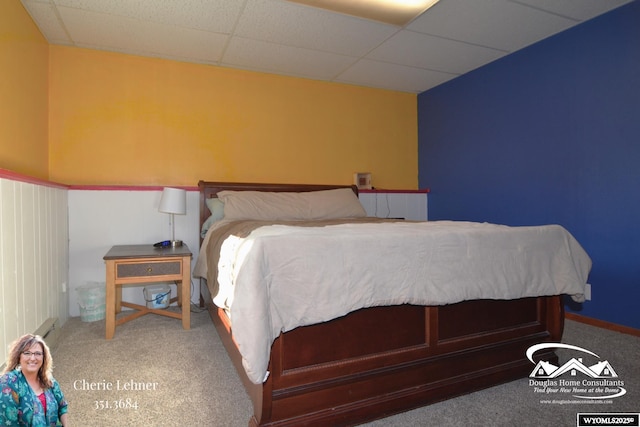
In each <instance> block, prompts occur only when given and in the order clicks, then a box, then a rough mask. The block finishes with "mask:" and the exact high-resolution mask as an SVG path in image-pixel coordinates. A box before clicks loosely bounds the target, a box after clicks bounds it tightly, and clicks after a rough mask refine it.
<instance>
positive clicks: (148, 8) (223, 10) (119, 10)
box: [54, 0, 243, 34]
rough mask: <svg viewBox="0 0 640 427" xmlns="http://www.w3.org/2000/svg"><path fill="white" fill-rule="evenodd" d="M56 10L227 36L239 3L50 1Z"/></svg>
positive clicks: (219, 0) (215, 0) (225, 0)
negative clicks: (97, 13)
mask: <svg viewBox="0 0 640 427" xmlns="http://www.w3.org/2000/svg"><path fill="white" fill-rule="evenodd" d="M54 1H55V3H56V4H57V5H59V6H64V7H70V8H74V9H83V10H87V11H91V12H99V13H105V14H110V15H116V16H123V17H127V18H133V19H136V20H140V21H149V22H155V23H158V24H168V25H172V26H179V27H185V28H192V29H196V30H204V31H213V32H218V33H226V34H229V33H230V32H231V31H232V30H233V27H234V25H235V23H236V22H237V20H238V17H239V15H240V12H241V11H242V6H243V2H242V1H228V0H180V1H176V0H135V1H132V0H54Z"/></svg>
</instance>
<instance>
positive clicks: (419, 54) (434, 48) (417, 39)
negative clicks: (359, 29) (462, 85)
mask: <svg viewBox="0 0 640 427" xmlns="http://www.w3.org/2000/svg"><path fill="white" fill-rule="evenodd" d="M504 54H505V52H502V51H499V50H495V49H488V48H485V47H481V46H475V45H471V44H467V43H461V42H457V41H453V40H448V39H443V38H440V37H433V36H429V35H426V34H421V33H416V32H413V31H407V30H403V31H401V32H400V33H398V34H396V35H394V36H393V37H391V38H390V39H389V40H388V41H386V42H384V43H383V44H382V45H381V46H380V47H378V48H376V49H375V50H374V51H373V52H371V53H370V54H369V55H367V58H368V59H375V60H379V61H385V62H393V63H397V64H401V65H408V66H412V67H420V68H427V69H430V70H434V71H442V72H447V73H455V74H460V73H464V72H467V71H469V70H472V69H474V68H478V67H479V66H481V65H484V64H486V63H488V62H491V61H494V60H496V59H498V58H500V57H501V56H503V55H504Z"/></svg>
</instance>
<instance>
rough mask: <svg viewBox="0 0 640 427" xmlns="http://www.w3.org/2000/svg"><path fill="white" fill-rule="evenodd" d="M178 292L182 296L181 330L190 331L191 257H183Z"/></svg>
mask: <svg viewBox="0 0 640 427" xmlns="http://www.w3.org/2000/svg"><path fill="white" fill-rule="evenodd" d="M179 292H180V295H182V301H181V302H182V328H183V329H191V257H185V258H184V260H183V261H182V283H180V291H179Z"/></svg>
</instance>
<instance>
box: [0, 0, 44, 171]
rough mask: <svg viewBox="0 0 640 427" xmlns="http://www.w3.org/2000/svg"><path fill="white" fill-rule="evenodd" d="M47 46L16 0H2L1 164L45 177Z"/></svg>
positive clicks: (0, 47) (0, 60) (5, 167)
mask: <svg viewBox="0 0 640 427" xmlns="http://www.w3.org/2000/svg"><path fill="white" fill-rule="evenodd" d="M48 71H49V46H48V44H47V41H46V40H45V38H44V37H43V36H42V34H41V33H40V31H39V30H38V28H37V27H36V26H35V24H34V23H33V20H32V19H31V17H30V16H29V14H28V13H27V11H26V10H25V9H24V8H23V7H22V4H21V3H20V2H19V1H17V0H11V1H7V0H1V1H0V168H3V169H10V170H12V171H15V172H19V173H22V174H25V175H30V176H33V177H36V178H42V179H46V178H48V172H49V171H48V161H49V157H48V133H47V116H48V82H47V79H48Z"/></svg>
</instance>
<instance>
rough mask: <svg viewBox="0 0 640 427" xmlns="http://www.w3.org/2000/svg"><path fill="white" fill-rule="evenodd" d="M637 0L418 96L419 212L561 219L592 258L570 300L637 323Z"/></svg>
mask: <svg viewBox="0 0 640 427" xmlns="http://www.w3.org/2000/svg"><path fill="white" fill-rule="evenodd" d="M638 23H640V0H636V1H635V2H633V3H631V4H628V5H626V6H623V7H622V8H619V9H616V10H614V11H612V12H609V13H607V14H605V15H602V16H600V17H598V18H596V19H594V20H592V21H589V22H586V23H584V24H581V25H578V26H576V27H574V28H572V29H570V30H568V31H565V32H563V33H560V34H558V35H556V36H554V37H551V38H549V39H546V40H543V41H542V42H539V43H537V44H535V45H532V46H530V47H528V48H526V49H524V50H522V51H519V52H516V53H515V54H512V55H509V56H507V57H505V58H502V59H500V60H498V61H496V62H493V63H491V64H488V65H487V66H484V67H482V68H480V69H478V70H475V71H473V72H471V73H469V74H467V75H464V76H461V77H459V78H457V79H455V80H452V81H450V82H447V83H445V84H443V85H441V86H438V87H436V88H434V89H431V90H429V91H426V92H424V93H422V94H420V95H419V96H418V126H419V128H418V132H419V184H420V187H421V188H422V187H429V188H431V193H430V194H429V219H431V220H437V219H455V220H471V221H488V222H496V223H502V224H508V225H539V224H549V223H555V224H561V225H563V226H564V227H565V228H567V229H568V230H569V231H570V232H571V233H572V234H573V235H574V236H575V237H576V238H577V239H578V241H579V242H580V243H581V244H582V246H583V247H584V248H585V250H586V251H587V252H588V253H589V255H590V256H591V258H592V260H593V268H592V270H591V275H590V277H589V282H590V283H591V284H592V294H593V295H592V300H591V301H587V302H585V303H584V304H570V305H569V306H568V307H567V308H568V310H569V311H576V312H580V314H583V315H585V316H589V317H593V318H597V319H601V320H605V321H609V322H614V323H618V324H622V325H627V326H631V327H634V328H640V309H639V308H638V305H639V304H640V25H639V24H638Z"/></svg>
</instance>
